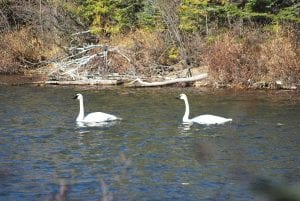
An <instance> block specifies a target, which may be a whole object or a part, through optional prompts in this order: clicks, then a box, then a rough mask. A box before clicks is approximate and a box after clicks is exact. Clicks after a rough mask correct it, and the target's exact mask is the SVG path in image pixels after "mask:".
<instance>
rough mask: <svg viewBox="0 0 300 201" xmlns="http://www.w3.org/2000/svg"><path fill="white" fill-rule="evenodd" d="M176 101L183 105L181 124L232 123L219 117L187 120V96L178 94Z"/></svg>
mask: <svg viewBox="0 0 300 201" xmlns="http://www.w3.org/2000/svg"><path fill="white" fill-rule="evenodd" d="M178 99H181V100H183V101H184V103H185V113H184V116H183V118H182V121H183V123H198V124H206V125H209V124H223V123H225V122H229V121H232V119H226V118H224V117H219V116H215V115H210V114H205V115H200V116H197V117H194V118H192V119H189V114H190V107H189V102H188V99H187V96H186V95H185V94H180V96H179V97H178Z"/></svg>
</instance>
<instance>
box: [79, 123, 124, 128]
mask: <svg viewBox="0 0 300 201" xmlns="http://www.w3.org/2000/svg"><path fill="white" fill-rule="evenodd" d="M118 123H119V121H103V122H82V121H77V122H76V124H77V127H80V128H85V127H100V128H108V127H111V126H114V125H116V124H118Z"/></svg>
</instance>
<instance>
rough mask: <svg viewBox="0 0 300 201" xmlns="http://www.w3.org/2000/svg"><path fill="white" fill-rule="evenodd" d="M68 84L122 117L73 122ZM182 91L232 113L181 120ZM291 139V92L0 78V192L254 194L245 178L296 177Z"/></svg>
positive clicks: (297, 139) (159, 196) (93, 196)
mask: <svg viewBox="0 0 300 201" xmlns="http://www.w3.org/2000/svg"><path fill="white" fill-rule="evenodd" d="M77 92H80V93H82V94H83V95H84V104H85V110H86V113H89V112H96V111H102V112H107V113H110V114H114V115H116V116H119V117H121V118H122V119H123V120H122V121H120V122H117V123H116V124H113V125H105V126H102V127H78V126H77V125H76V123H75V118H76V116H77V114H78V110H79V105H78V102H77V100H73V99H72V97H73V96H74V94H75V93H77ZM183 92H184V93H186V94H187V95H188V97H189V101H190V107H191V117H193V116H196V115H200V114H204V113H206V114H207V113H208V114H215V115H221V116H224V117H227V118H232V119H233V122H232V123H230V124H225V125H220V126H209V127H208V126H199V125H193V126H191V127H186V126H185V125H182V124H181V119H182V116H183V113H184V104H183V102H182V101H181V100H176V99H175V97H176V96H178V95H179V94H180V93H183ZM299 144H300V95H299V94H297V93H296V92H282V91H280V92H263V91H259V92H241V91H238V92H235V91H228V90H221V91H210V92H204V91H200V90H199V89H176V88H160V89H124V88H113V89H104V88H92V89H86V88H71V87H67V88H64V87H61V88H56V87H24V86H23V87H7V86H0V200H32V201H35V200H53V199H54V198H55V197H56V198H58V197H59V196H61V198H64V199H66V200H100V199H108V200H109V199H113V200H220V201H223V200H245V201H247V200H262V197H260V196H258V195H256V193H254V192H253V191H252V190H251V189H250V183H251V181H252V180H253V179H254V178H257V177H262V178H268V179H271V180H273V181H276V182H285V183H287V184H294V183H297V182H299V181H300V170H299V167H300V154H299V153H300V152H299V151H300V146H299Z"/></svg>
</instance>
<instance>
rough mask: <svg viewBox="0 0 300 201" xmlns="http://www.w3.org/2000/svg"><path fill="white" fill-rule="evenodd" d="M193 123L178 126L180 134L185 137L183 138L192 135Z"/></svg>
mask: <svg viewBox="0 0 300 201" xmlns="http://www.w3.org/2000/svg"><path fill="white" fill-rule="evenodd" d="M192 125H193V124H192V123H181V124H179V126H178V130H179V134H180V135H183V136H188V135H191V134H192V132H191V127H192Z"/></svg>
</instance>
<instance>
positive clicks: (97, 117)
mask: <svg viewBox="0 0 300 201" xmlns="http://www.w3.org/2000/svg"><path fill="white" fill-rule="evenodd" d="M73 99H78V100H79V114H78V116H77V118H76V121H77V122H83V123H96V122H108V121H114V120H118V119H119V118H118V117H116V116H114V115H111V114H106V113H103V112H93V113H90V114H88V115H86V116H84V107H83V96H82V95H81V94H76V95H75V96H74V98H73Z"/></svg>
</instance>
